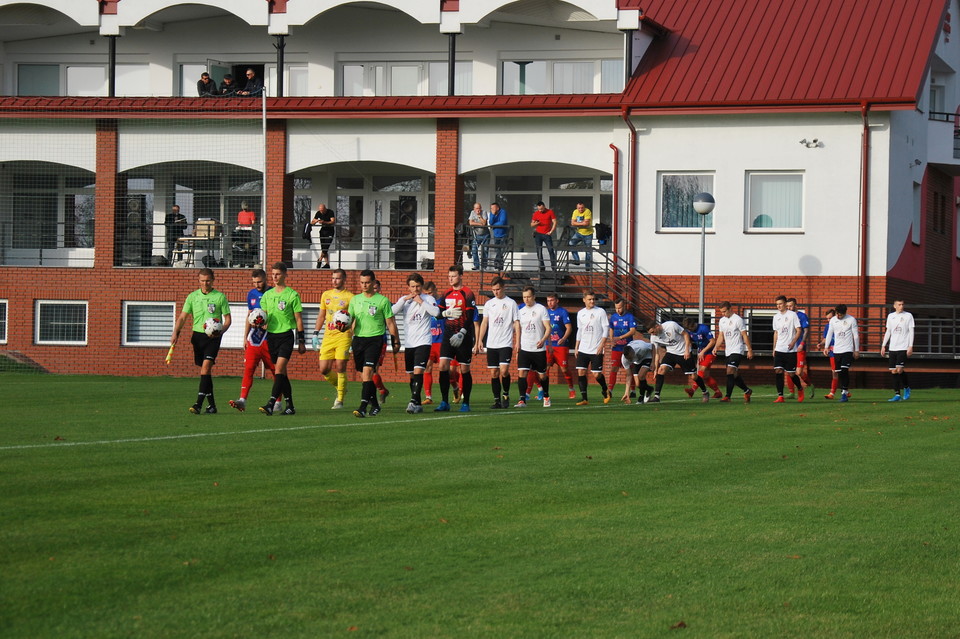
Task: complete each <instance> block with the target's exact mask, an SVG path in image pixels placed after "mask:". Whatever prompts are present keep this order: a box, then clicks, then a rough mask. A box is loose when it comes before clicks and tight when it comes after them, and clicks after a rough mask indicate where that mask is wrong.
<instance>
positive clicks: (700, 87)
mask: <svg viewBox="0 0 960 639" xmlns="http://www.w3.org/2000/svg"><path fill="white" fill-rule="evenodd" d="M947 4H948V2H947V0H910V2H903V0H709V1H708V2H704V1H703V0H621V2H620V5H621V8H633V9H642V10H643V14H644V16H645V17H649V18H652V19H653V20H654V21H656V22H657V23H658V24H661V25H663V26H664V27H665V28H666V29H668V30H669V33H667V34H665V35H663V36H661V37H659V38H658V39H657V40H655V41H654V42H653V43H652V44H651V46H650V48H649V49H648V50H647V53H646V55H645V56H644V58H643V60H642V61H641V63H640V66H639V67H638V68H637V70H636V72H635V73H634V75H633V77H632V79H631V80H630V82H629V83H628V86H627V89H626V90H625V91H624V103H625V105H627V106H629V107H631V108H640V109H648V108H652V109H658V110H659V109H668V110H674V109H684V108H688V109H689V108H696V109H698V110H702V109H710V108H738V107H739V108H744V107H753V108H774V109H776V108H781V109H783V108H790V109H800V110H811V109H818V108H839V107H842V106H846V107H847V108H849V107H850V106H851V105H859V104H861V103H862V102H869V103H871V105H872V106H873V107H886V108H897V107H900V108H908V107H913V106H915V104H916V102H917V99H918V96H919V92H920V90H921V89H922V87H923V82H924V77H925V74H926V70H927V66H928V64H929V59H930V55H931V53H932V52H933V50H934V47H935V46H936V43H937V38H938V37H939V32H940V28H941V25H942V22H943V19H944V16H945V13H946V10H947Z"/></svg>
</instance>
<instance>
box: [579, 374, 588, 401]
mask: <svg viewBox="0 0 960 639" xmlns="http://www.w3.org/2000/svg"><path fill="white" fill-rule="evenodd" d="M577 383H578V384H579V385H580V397H581V398H582V399H583V400H584V401H586V399H587V376H586V375H580V376H579V377H577Z"/></svg>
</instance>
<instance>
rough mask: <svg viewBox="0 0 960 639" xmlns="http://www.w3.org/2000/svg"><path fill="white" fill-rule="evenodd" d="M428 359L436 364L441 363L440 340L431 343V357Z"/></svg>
mask: <svg viewBox="0 0 960 639" xmlns="http://www.w3.org/2000/svg"><path fill="white" fill-rule="evenodd" d="M427 361H428V362H433V363H434V364H439V363H440V342H434V343H433V344H431V345H430V357H429V358H428V359H427Z"/></svg>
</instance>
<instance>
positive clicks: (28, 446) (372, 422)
mask: <svg viewBox="0 0 960 639" xmlns="http://www.w3.org/2000/svg"><path fill="white" fill-rule="evenodd" d="M590 408H600V407H599V406H594V407H588V408H587V410H589V409H590ZM572 410H576V411H580V412H582V411H583V410H584V407H576V408H575V407H573V406H571V407H569V408H557V409H551V411H550V412H561V411H572ZM525 414H526V413H525V412H524V411H522V410H517V411H512V412H509V413H508V412H504V413H498V414H497V417H498V418H500V417H521V416H523V415H525ZM487 416H488V415H487V414H486V413H460V412H457V413H455V414H450V415H431V416H429V417H428V418H427V419H431V420H436V421H440V420H450V419H455V418H468V419H477V418H480V417H487ZM418 421H423V419H422V418H421V419H420V420H418ZM409 423H410V420H409V419H391V420H381V419H376V418H373V419H370V418H368V419H367V420H364V421H360V420H356V419H355V420H354V421H350V422H346V423H341V424H312V425H306V426H286V427H280V428H254V429H249V430H234V431H224V432H220V433H183V434H180V435H157V436H155V437H133V438H124V439H99V440H93V441H85V442H51V443H48V444H17V445H14V446H0V451H4V450H28V449H32V448H67V447H71V446H107V445H112V444H137V443H147V442H161V441H169V440H178V439H194V438H197V437H231V436H235V435H257V434H261V433H285V432H296V431H303V430H316V429H318V428H351V427H354V426H375V425H379V426H390V425H396V424H409Z"/></svg>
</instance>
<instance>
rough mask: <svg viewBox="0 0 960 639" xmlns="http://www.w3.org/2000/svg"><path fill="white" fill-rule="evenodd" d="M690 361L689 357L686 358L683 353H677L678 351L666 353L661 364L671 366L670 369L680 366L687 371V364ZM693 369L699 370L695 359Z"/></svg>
mask: <svg viewBox="0 0 960 639" xmlns="http://www.w3.org/2000/svg"><path fill="white" fill-rule="evenodd" d="M688 361H689V358H688V359H684V358H683V355H677V354H676V353H665V354H664V356H663V358H662V359H661V360H660V366H668V367H670V370H674V369H677V368H679V369H680V370H682V371H683V372H687V369H686V364H687V362H688ZM693 370H694V371H696V370H697V367H696V360H694V367H693Z"/></svg>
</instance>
